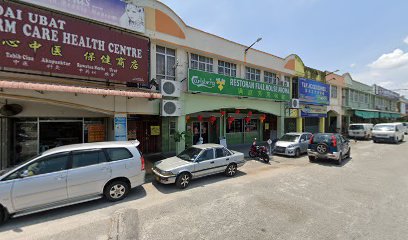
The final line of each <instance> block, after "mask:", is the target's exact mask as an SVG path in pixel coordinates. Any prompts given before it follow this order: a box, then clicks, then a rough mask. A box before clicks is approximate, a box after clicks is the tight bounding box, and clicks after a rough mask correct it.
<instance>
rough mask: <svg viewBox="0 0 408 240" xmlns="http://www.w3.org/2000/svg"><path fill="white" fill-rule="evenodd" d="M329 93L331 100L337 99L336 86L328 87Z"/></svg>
mask: <svg viewBox="0 0 408 240" xmlns="http://www.w3.org/2000/svg"><path fill="white" fill-rule="evenodd" d="M330 87H331V91H330V96H331V98H337V86H330Z"/></svg>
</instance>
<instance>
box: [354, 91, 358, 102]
mask: <svg viewBox="0 0 408 240" xmlns="http://www.w3.org/2000/svg"><path fill="white" fill-rule="evenodd" d="M353 93H354V102H358V92H355V91H354V92H353Z"/></svg>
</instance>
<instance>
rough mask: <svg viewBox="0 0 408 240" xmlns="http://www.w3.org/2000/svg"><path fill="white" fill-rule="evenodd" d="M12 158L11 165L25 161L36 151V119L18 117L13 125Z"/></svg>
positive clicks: (35, 153) (34, 154)
mask: <svg viewBox="0 0 408 240" xmlns="http://www.w3.org/2000/svg"><path fill="white" fill-rule="evenodd" d="M14 131H15V132H14V149H13V151H12V152H13V153H14V158H13V161H12V162H11V165H16V164H19V163H21V162H23V161H26V160H28V159H30V158H32V157H34V156H36V155H37V153H38V122H37V119H18V120H17V121H16V122H15V125H14Z"/></svg>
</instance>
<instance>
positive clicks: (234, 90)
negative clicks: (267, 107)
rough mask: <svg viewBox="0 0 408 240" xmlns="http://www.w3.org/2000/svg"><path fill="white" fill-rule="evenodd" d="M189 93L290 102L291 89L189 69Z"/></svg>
mask: <svg viewBox="0 0 408 240" xmlns="http://www.w3.org/2000/svg"><path fill="white" fill-rule="evenodd" d="M188 80H189V81H188V91H189V92H205V93H214V94H223V95H231V96H243V97H251V98H263V99H271V100H279V101H288V100H290V89H289V87H284V86H279V85H275V84H269V83H264V82H257V81H251V80H245V79H240V78H235V77H229V76H224V75H220V74H215V73H208V72H203V71H198V70H193V69H189V72H188Z"/></svg>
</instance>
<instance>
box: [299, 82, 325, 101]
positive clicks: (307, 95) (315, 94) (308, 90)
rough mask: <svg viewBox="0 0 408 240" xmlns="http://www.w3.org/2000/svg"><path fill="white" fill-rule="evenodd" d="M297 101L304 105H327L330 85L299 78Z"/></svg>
mask: <svg viewBox="0 0 408 240" xmlns="http://www.w3.org/2000/svg"><path fill="white" fill-rule="evenodd" d="M299 100H300V101H301V102H304V103H312V104H321V105H329V104H330V85H328V84H325V83H321V82H317V81H313V80H310V79H306V78H299Z"/></svg>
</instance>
